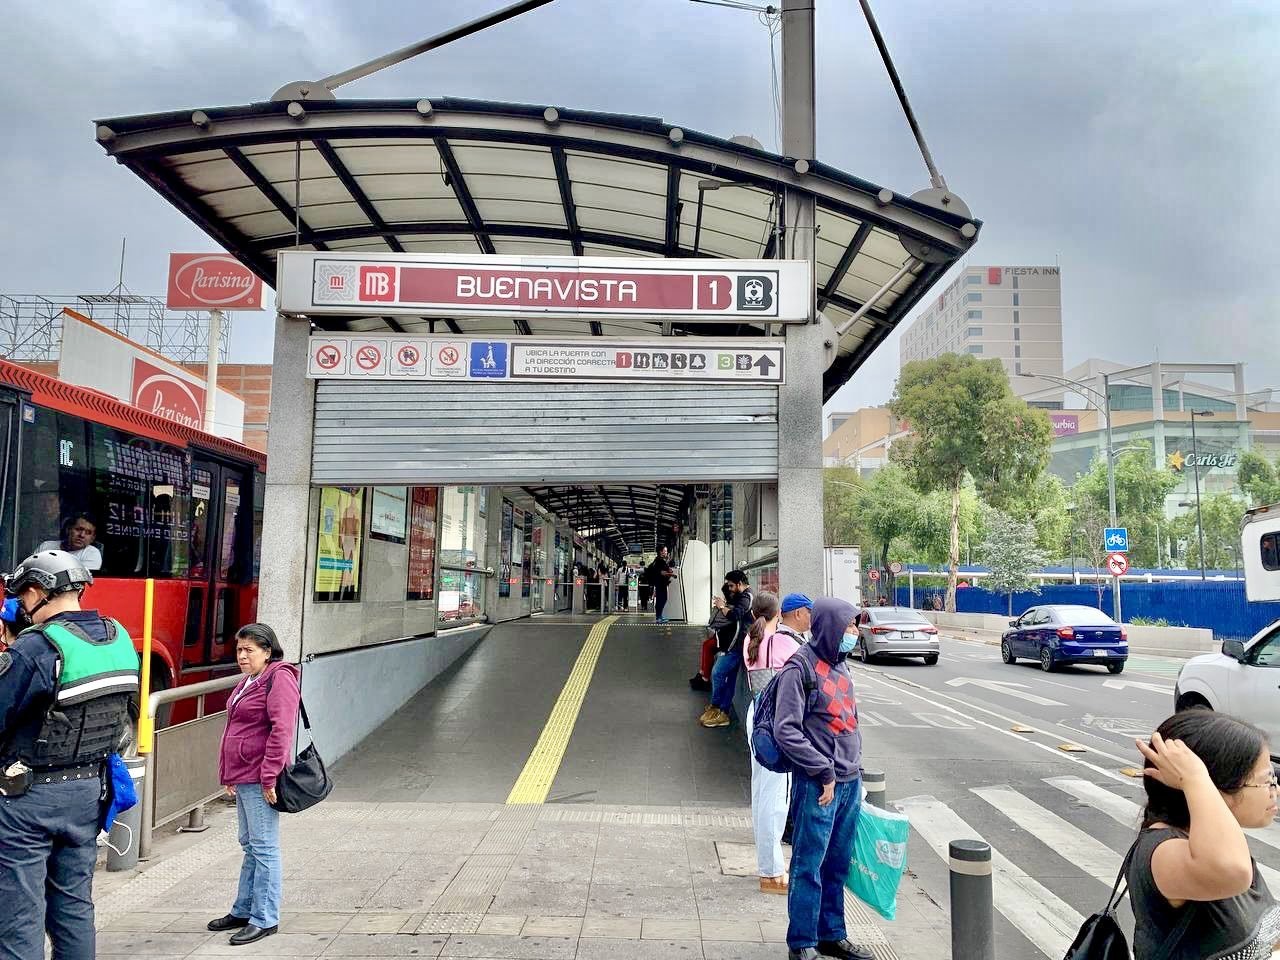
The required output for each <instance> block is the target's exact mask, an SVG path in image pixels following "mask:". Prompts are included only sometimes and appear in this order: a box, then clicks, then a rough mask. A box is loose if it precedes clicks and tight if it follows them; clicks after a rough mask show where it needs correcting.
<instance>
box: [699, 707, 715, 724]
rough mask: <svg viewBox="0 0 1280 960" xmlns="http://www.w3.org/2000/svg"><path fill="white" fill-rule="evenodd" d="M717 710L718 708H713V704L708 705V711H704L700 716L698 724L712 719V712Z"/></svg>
mask: <svg viewBox="0 0 1280 960" xmlns="http://www.w3.org/2000/svg"><path fill="white" fill-rule="evenodd" d="M715 709H716V708H715V707H713V706H712V705H711V704H707V709H705V710H703V711H702V713H701V714H699V715H698V722H699V723H701V722H702V721H703V720H706V719H707V718H708V717H710V716H711V714H712V712H713V711H714V710H715Z"/></svg>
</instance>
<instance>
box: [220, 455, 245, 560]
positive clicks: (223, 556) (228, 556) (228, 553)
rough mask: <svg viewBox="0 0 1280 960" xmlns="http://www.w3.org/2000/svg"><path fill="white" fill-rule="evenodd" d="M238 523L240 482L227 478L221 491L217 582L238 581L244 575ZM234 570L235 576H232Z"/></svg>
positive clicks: (241, 538)
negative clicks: (220, 541) (220, 527)
mask: <svg viewBox="0 0 1280 960" xmlns="http://www.w3.org/2000/svg"><path fill="white" fill-rule="evenodd" d="M239 521H240V480H239V479H238V478H235V477H230V476H229V477H227V480H226V485H225V488H224V490H223V502H222V551H221V552H220V553H219V555H218V556H219V570H218V579H219V580H233V579H234V580H239V579H240V578H241V576H242V575H243V573H244V569H245V564H244V563H242V562H238V561H241V560H243V557H241V554H242V553H243V552H244V550H243V548H242V547H241V546H240V544H242V543H243V542H244V537H242V536H237V534H238V532H239V530H240V528H241V526H242V524H241V523H240V522H239ZM233 569H234V571H235V575H234V576H233V575H232V570H233Z"/></svg>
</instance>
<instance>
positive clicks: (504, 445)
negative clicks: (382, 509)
mask: <svg viewBox="0 0 1280 960" xmlns="http://www.w3.org/2000/svg"><path fill="white" fill-rule="evenodd" d="M777 475H778V389H777V387H776V386H740V385H724V386H721V385H708V384H699V385H696V386H695V385H687V386H686V385H680V384H640V383H611V384H518V383H494V384H484V383H467V384H460V385H456V386H455V385H453V384H449V383H436V382H406V383H397V382H394V381H392V382H388V381H386V380H380V381H376V382H363V381H359V380H321V381H319V382H318V383H317V386H316V426H315V444H314V453H313V461H312V478H311V479H312V482H313V483H315V484H325V485H337V484H349V485H359V486H367V485H374V484H385V485H407V484H414V483H423V484H426V483H432V484H446V485H448V484H471V483H475V484H503V485H509V486H517V485H520V484H548V483H602V482H606V481H615V482H619V481H621V482H626V481H631V482H635V483H641V482H650V483H653V482H658V483H662V482H667V483H682V482H695V481H710V480H723V481H730V480H774V479H776V478H777Z"/></svg>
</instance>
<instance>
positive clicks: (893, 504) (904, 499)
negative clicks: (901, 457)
mask: <svg viewBox="0 0 1280 960" xmlns="http://www.w3.org/2000/svg"><path fill="white" fill-rule="evenodd" d="M919 502H920V496H919V494H917V493H916V491H915V490H913V489H912V488H911V484H910V483H909V482H908V478H907V474H906V471H905V470H904V469H903V468H902V467H901V466H899V465H897V464H894V463H889V464H886V465H885V466H883V467H881V468H880V469H879V470H877V471H876V472H875V473H873V474H872V475H871V476H870V478H868V479H867V481H866V483H865V485H864V486H863V489H862V492H861V493H860V494H859V495H858V498H857V510H858V521H859V523H861V524H862V528H863V529H864V530H865V531H866V532H867V535H868V537H869V541H868V544H867V545H868V546H871V547H873V548H874V550H875V555H874V556H866V557H865V559H868V560H871V561H872V562H874V563H876V564H877V565H878V566H882V567H883V566H888V564H889V551H890V549H891V548H892V546H893V542H894V541H895V540H898V539H900V538H902V537H906V536H908V535H909V534H910V533H911V531H912V529H913V528H914V526H915V523H916V514H917V511H918V510H919ZM868 552H869V551H868Z"/></svg>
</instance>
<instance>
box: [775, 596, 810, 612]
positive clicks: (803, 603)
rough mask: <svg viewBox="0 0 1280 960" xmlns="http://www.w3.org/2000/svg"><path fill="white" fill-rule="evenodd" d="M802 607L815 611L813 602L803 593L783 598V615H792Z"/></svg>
mask: <svg viewBox="0 0 1280 960" xmlns="http://www.w3.org/2000/svg"><path fill="white" fill-rule="evenodd" d="M801 607H807V608H808V609H810V610H812V609H813V601H812V600H810V599H809V598H808V597H807V596H805V595H804V594H803V593H788V594H787V595H786V596H785V597H783V598H782V612H783V613H790V612H791V611H792V610H799V609H800V608H801Z"/></svg>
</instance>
